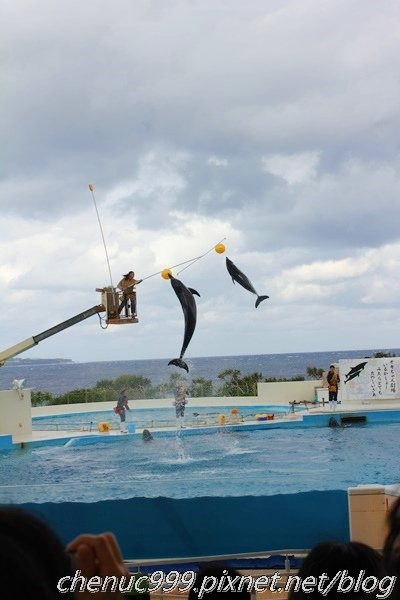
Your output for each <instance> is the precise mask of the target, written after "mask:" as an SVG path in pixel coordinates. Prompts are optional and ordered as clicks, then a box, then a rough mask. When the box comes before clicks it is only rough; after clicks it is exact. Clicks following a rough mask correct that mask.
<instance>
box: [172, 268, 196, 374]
mask: <svg viewBox="0 0 400 600" xmlns="http://www.w3.org/2000/svg"><path fill="white" fill-rule="evenodd" d="M169 278H170V281H171V285H172V287H173V289H174V292H175V294H176V295H177V296H178V299H179V302H180V303H181V306H182V310H183V315H184V317H185V333H184V336H183V343H182V348H181V353H180V355H179V358H173V359H172V360H170V361H169V363H168V364H169V365H175V366H176V367H180V368H181V369H185V371H187V373H189V367H188V366H187V364H186V363H185V361H184V360H183V355H184V354H185V352H186V348H187V347H188V345H189V342H190V340H191V339H192V335H193V333H194V330H195V328H196V320H197V307H196V302H195V300H194V297H193V295H194V294H195V295H196V296H200V294H199V292H196V290H194V289H192V288H187V287H186V286H185V285H184V284H183V283H182V281H179V279H175V277H173V276H172V275H169Z"/></svg>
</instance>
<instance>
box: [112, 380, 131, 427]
mask: <svg viewBox="0 0 400 600" xmlns="http://www.w3.org/2000/svg"><path fill="white" fill-rule="evenodd" d="M126 410H129V411H130V410H131V409H130V408H129V405H128V390H127V389H124V390H121V393H120V395H119V396H118V401H117V406H116V407H115V408H114V411H115V412H116V413H117V415H119V418H120V419H121V423H120V430H121V433H128V428H127V426H126V422H125V421H126Z"/></svg>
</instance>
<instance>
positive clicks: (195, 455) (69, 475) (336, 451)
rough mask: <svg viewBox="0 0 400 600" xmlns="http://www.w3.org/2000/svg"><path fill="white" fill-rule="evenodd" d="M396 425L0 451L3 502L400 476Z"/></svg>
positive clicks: (239, 490)
mask: <svg viewBox="0 0 400 600" xmlns="http://www.w3.org/2000/svg"><path fill="white" fill-rule="evenodd" d="M399 439H400V424H399V423H393V424H384V425H380V424H376V425H368V426H359V427H346V428H343V429H340V428H337V429H330V428H328V427H323V428H318V429H316V428H312V429H303V428H302V429H271V430H258V431H247V432H244V431H242V432H228V431H218V432H216V433H212V434H203V435H201V434H199V435H191V436H180V435H177V436H176V437H159V438H157V437H156V434H155V439H154V440H153V441H152V442H150V443H145V442H143V441H142V439H141V438H140V436H134V437H131V436H129V438H128V437H124V436H121V439H120V440H118V441H116V442H114V443H107V442H102V441H100V442H99V443H96V444H93V445H90V446H73V445H72V446H69V447H65V446H47V447H46V446H42V447H39V448H31V449H29V448H28V449H22V450H13V451H10V452H3V453H2V456H1V461H0V481H1V487H0V502H2V503H26V502H37V503H41V502H63V501H71V502H94V501H98V500H106V499H124V498H135V497H147V498H156V497H158V496H163V497H169V498H193V497H201V496H247V495H250V496H251V495H253V496H269V495H275V494H291V493H297V492H307V491H311V490H346V489H347V488H348V487H349V486H354V485H357V484H362V483H368V484H370V483H380V484H393V483H396V482H398V481H399V479H400V467H399V461H398V450H397V444H398V440H399Z"/></svg>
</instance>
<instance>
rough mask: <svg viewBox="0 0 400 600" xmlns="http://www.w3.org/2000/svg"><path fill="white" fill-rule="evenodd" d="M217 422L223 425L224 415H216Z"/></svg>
mask: <svg viewBox="0 0 400 600" xmlns="http://www.w3.org/2000/svg"><path fill="white" fill-rule="evenodd" d="M217 421H218V423H219V425H225V415H218V419H217Z"/></svg>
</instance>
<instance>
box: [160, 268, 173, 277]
mask: <svg viewBox="0 0 400 600" xmlns="http://www.w3.org/2000/svg"><path fill="white" fill-rule="evenodd" d="M170 275H172V271H171V269H163V270H162V271H161V277H162V278H163V279H169V276H170Z"/></svg>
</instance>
